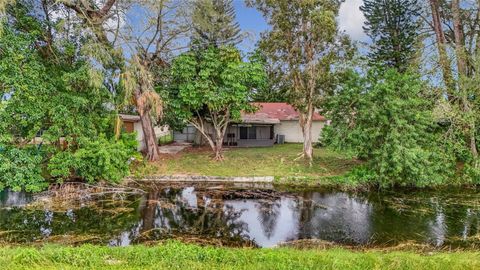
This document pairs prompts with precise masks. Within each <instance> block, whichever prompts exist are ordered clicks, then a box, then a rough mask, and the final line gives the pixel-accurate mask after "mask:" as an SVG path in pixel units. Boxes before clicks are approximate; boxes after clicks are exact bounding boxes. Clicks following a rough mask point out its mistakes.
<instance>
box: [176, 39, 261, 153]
mask: <svg viewBox="0 0 480 270" xmlns="http://www.w3.org/2000/svg"><path fill="white" fill-rule="evenodd" d="M172 75H173V81H172V87H171V89H170V91H169V93H168V103H169V109H170V110H173V113H175V115H176V116H177V118H178V119H182V120H183V121H185V122H186V123H190V124H192V125H194V126H195V127H196V128H197V129H198V130H199V131H200V132H201V133H202V135H203V137H204V138H205V139H206V140H207V142H208V144H209V145H210V147H211V148H212V150H213V151H214V152H215V158H216V159H220V160H221V159H222V158H223V156H222V144H223V137H224V135H225V132H226V130H227V127H228V125H229V124H230V123H232V122H235V121H238V120H240V116H241V113H242V111H253V110H254V107H252V105H250V100H251V95H252V89H253V88H255V87H258V85H261V84H262V83H263V82H264V80H265V75H264V71H263V68H262V66H261V65H259V64H258V63H256V62H245V61H243V60H242V57H241V55H240V52H239V51H238V50H237V49H235V48H234V47H232V46H226V47H213V46H211V47H209V48H207V49H198V50H193V51H190V52H187V53H184V54H181V55H179V56H178V57H177V58H176V59H174V61H173V63H172ZM209 124H211V125H212V127H211V128H209V126H208V125H209Z"/></svg>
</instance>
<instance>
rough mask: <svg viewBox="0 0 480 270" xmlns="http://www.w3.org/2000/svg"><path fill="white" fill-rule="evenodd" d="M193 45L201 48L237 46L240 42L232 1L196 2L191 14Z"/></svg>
mask: <svg viewBox="0 0 480 270" xmlns="http://www.w3.org/2000/svg"><path fill="white" fill-rule="evenodd" d="M192 23H193V30H194V31H193V32H194V33H193V38H192V39H193V41H192V43H193V45H194V46H198V45H200V46H201V47H202V48H207V47H209V46H214V47H219V46H226V45H237V44H238V43H240V42H241V41H242V38H243V36H242V34H241V31H240V25H239V24H238V22H235V9H234V8H233V1H232V0H197V1H195V2H194V10H193V14H192Z"/></svg>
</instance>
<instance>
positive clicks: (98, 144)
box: [48, 134, 139, 183]
mask: <svg viewBox="0 0 480 270" xmlns="http://www.w3.org/2000/svg"><path fill="white" fill-rule="evenodd" d="M136 145H137V141H136V138H135V136H133V135H127V134H123V135H122V138H121V140H119V141H115V140H107V139H106V138H105V137H104V136H100V137H98V138H96V139H95V140H94V141H90V140H82V141H80V142H79V145H78V148H76V149H75V151H69V150H67V151H62V152H58V153H57V154H55V155H53V156H52V158H51V159H50V161H49V163H48V169H49V171H50V174H51V175H52V177H55V178H59V179H68V178H73V177H80V178H82V179H85V180H87V181H88V182H90V183H93V182H95V181H99V180H104V181H107V182H113V183H118V182H119V181H120V180H122V179H123V178H124V177H125V176H127V175H128V174H129V165H128V164H129V162H130V159H131V158H133V157H137V158H138V157H139V154H138V153H137V149H136Z"/></svg>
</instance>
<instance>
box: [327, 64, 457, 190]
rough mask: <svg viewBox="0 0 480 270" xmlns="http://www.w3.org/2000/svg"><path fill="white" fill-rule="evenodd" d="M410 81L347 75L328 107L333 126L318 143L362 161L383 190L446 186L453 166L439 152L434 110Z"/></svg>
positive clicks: (414, 79)
mask: <svg viewBox="0 0 480 270" xmlns="http://www.w3.org/2000/svg"><path fill="white" fill-rule="evenodd" d="M423 87H424V84H423V83H422V82H421V81H420V80H419V78H418V77H417V76H415V75H411V74H401V73H398V72H397V71H395V70H392V69H391V70H388V71H387V72H385V73H384V74H381V73H380V72H376V70H373V71H371V72H370V73H369V74H368V75H367V76H366V77H361V76H360V75H359V74H357V73H355V72H353V71H349V72H347V74H346V75H345V83H344V84H343V85H342V87H340V89H339V90H338V91H337V93H336V95H335V96H333V97H331V98H330V100H329V101H328V110H329V114H328V117H329V119H331V120H332V124H331V125H330V126H328V127H327V128H326V129H325V132H324V133H323V143H325V144H327V145H331V146H333V147H335V148H337V149H350V150H352V151H353V152H354V153H356V155H357V156H358V157H359V158H361V159H365V160H367V165H366V166H367V168H368V169H369V170H370V171H371V172H369V173H362V174H363V175H368V178H369V179H371V180H372V181H374V182H375V183H377V184H379V185H380V186H382V187H387V186H394V185H401V186H427V185H435V184H442V183H445V182H446V180H447V179H448V176H449V175H450V174H451V173H452V172H453V165H454V162H453V160H452V159H451V158H449V156H451V155H448V153H446V152H444V151H442V148H441V147H440V138H439V136H438V133H437V132H436V128H437V126H438V125H437V123H435V121H434V119H433V117H432V107H433V104H431V102H429V100H428V99H426V98H425V97H424V96H422V95H423Z"/></svg>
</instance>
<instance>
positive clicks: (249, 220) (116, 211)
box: [0, 183, 480, 248]
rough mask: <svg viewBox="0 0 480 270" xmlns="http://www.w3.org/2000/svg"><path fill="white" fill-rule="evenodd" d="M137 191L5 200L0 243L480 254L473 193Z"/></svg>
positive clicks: (179, 187) (479, 206)
mask: <svg viewBox="0 0 480 270" xmlns="http://www.w3.org/2000/svg"><path fill="white" fill-rule="evenodd" d="M139 188H141V189H143V190H145V191H146V192H145V193H144V194H130V193H128V194H123V195H122V194H115V195H104V196H100V197H95V199H93V198H90V199H82V201H80V202H78V203H77V204H72V205H68V204H67V205H66V206H61V207H60V206H59V205H58V204H55V203H53V204H52V203H49V204H42V203H38V198H36V196H33V195H30V194H26V193H17V192H11V191H3V192H2V193H0V242H4V243H12V244H13V243H16V244H35V243H45V242H55V243H67V244H80V243H96V244H104V245H111V246H125V245H130V244H136V243H150V242H155V241H158V240H163V239H170V238H176V239H181V240H185V241H193V242H200V243H208V244H214V245H227V246H258V247H272V246H276V245H278V244H280V243H284V242H289V241H294V240H301V239H319V240H325V241H329V242H333V243H338V244H343V245H353V246H394V245H397V244H401V243H405V242H409V243H419V244H429V245H431V246H434V247H438V248H444V247H477V246H478V244H480V193H479V192H478V190H475V189H462V190H460V189H459V190H448V191H402V192H387V193H377V192H371V193H349V192H341V191H332V190H322V189H318V190H302V191H288V190H284V189H281V188H276V189H273V188H272V187H269V186H258V185H240V186H235V185H224V184H216V185H193V184H165V183H163V184H161V183H150V184H142V185H141V186H140V187H139ZM36 199H37V202H36V203H33V204H32V202H34V201H35V200H36ZM43 199H45V198H43ZM40 202H41V200H40Z"/></svg>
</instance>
